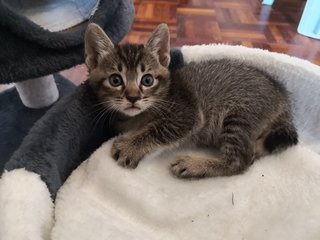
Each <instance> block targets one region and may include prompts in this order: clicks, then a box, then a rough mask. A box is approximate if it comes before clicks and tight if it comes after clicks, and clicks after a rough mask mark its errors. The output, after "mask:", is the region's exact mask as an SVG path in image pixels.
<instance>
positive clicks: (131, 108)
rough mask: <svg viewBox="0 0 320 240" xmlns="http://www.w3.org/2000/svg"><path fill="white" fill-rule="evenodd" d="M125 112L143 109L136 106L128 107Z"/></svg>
mask: <svg viewBox="0 0 320 240" xmlns="http://www.w3.org/2000/svg"><path fill="white" fill-rule="evenodd" d="M125 110H141V108H139V107H137V106H135V105H132V106H130V107H127V108H126V109H125Z"/></svg>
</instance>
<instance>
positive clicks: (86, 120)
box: [5, 49, 183, 198]
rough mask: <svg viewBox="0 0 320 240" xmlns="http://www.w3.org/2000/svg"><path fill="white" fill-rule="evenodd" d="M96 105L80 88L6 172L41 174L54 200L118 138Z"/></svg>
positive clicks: (175, 64) (174, 58) (42, 123)
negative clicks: (95, 155)
mask: <svg viewBox="0 0 320 240" xmlns="http://www.w3.org/2000/svg"><path fill="white" fill-rule="evenodd" d="M182 65H183V57H182V54H181V52H180V50H178V49H174V50H172V51H171V64H170V68H171V69H175V68H179V67H181V66H182ZM97 103H98V100H97V99H96V96H95V94H94V93H93V91H92V89H91V87H90V86H89V85H88V84H87V83H84V84H82V85H80V86H78V87H77V89H76V90H75V91H74V92H72V93H71V94H70V95H68V96H66V97H64V98H63V99H61V100H60V101H59V102H58V103H57V104H55V105H54V106H53V107H52V108H51V109H50V110H49V111H48V112H47V113H46V115H45V116H44V117H42V118H41V119H40V120H39V121H38V122H37V123H36V124H35V125H34V126H33V128H32V129H31V130H30V133H29V134H28V135H27V136H26V137H25V139H24V140H23V142H22V144H21V146H20V147H19V149H18V150H17V151H16V152H15V153H14V155H13V156H12V158H11V159H10V160H9V162H8V163H7V164H6V165H5V169H6V170H13V169H17V168H26V169H27V170H29V171H32V172H35V173H38V174H39V175H40V176H41V177H42V180H43V181H44V182H45V183H46V184H47V186H48V188H49V191H50V193H51V194H52V197H53V198H54V197H55V194H56V192H57V190H58V189H59V187H60V186H61V185H62V183H63V182H64V181H65V180H66V178H67V177H68V176H69V175H70V173H71V172H72V171H73V170H74V169H75V168H76V167H77V166H79V165H80V163H81V162H82V161H84V160H85V159H87V158H88V156H89V155H90V154H91V153H92V152H93V151H94V150H95V149H96V148H98V147H99V146H100V145H101V144H102V143H103V142H105V141H106V140H108V139H109V138H111V137H112V136H115V135H116V133H115V132H113V130H112V129H109V127H108V125H109V124H108V123H109V118H108V116H109V115H108V114H106V115H104V116H103V117H102V116H101V110H102V108H101V107H99V105H97Z"/></svg>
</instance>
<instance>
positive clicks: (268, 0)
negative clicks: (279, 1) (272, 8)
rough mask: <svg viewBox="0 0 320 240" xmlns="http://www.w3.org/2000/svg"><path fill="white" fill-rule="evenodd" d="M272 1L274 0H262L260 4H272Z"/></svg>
mask: <svg viewBox="0 0 320 240" xmlns="http://www.w3.org/2000/svg"><path fill="white" fill-rule="evenodd" d="M273 2H274V0H263V1H262V4H264V5H272V4H273Z"/></svg>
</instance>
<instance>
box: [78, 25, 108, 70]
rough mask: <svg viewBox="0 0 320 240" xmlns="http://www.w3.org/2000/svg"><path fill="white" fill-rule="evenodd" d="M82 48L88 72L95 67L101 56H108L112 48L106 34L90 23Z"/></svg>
mask: <svg viewBox="0 0 320 240" xmlns="http://www.w3.org/2000/svg"><path fill="white" fill-rule="evenodd" d="M84 46H85V59H86V60H85V61H86V64H87V66H88V68H89V70H92V69H94V68H95V67H96V66H97V64H98V61H99V58H101V56H103V55H105V54H108V53H109V52H110V51H112V49H113V48H114V45H113V43H112V42H111V40H110V38H109V37H108V36H107V34H105V32H104V31H103V30H102V29H101V28H100V27H99V26H98V25H97V24H95V23H90V24H89V25H88V27H87V30H86V33H85V37H84Z"/></svg>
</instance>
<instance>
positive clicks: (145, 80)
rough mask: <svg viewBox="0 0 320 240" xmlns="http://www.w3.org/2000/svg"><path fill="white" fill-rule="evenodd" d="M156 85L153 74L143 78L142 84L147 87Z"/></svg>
mask: <svg viewBox="0 0 320 240" xmlns="http://www.w3.org/2000/svg"><path fill="white" fill-rule="evenodd" d="M153 83H154V79H153V77H152V76H151V74H146V75H144V76H143V77H142V78H141V84H142V85H144V86H146V87H151V86H152V85H153Z"/></svg>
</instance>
